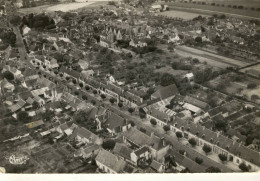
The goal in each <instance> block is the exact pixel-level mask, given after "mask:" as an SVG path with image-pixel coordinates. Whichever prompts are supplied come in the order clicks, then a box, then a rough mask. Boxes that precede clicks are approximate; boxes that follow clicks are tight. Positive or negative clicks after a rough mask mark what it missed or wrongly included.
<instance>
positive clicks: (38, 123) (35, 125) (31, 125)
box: [26, 120, 44, 129]
mask: <svg viewBox="0 0 260 181" xmlns="http://www.w3.org/2000/svg"><path fill="white" fill-rule="evenodd" d="M43 124H44V122H43V120H38V121H33V122H31V123H28V124H26V126H27V127H28V128H30V129H33V128H38V127H40V126H42V125H43Z"/></svg>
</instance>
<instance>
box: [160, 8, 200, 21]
mask: <svg viewBox="0 0 260 181" xmlns="http://www.w3.org/2000/svg"><path fill="white" fill-rule="evenodd" d="M159 15H163V16H167V17H171V18H182V19H185V20H191V19H193V18H195V17H198V16H199V15H201V16H205V15H203V14H202V13H201V14H200V13H189V12H183V11H175V10H174V11H164V12H161V13H159Z"/></svg>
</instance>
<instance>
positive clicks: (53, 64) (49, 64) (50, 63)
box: [44, 57, 59, 69]
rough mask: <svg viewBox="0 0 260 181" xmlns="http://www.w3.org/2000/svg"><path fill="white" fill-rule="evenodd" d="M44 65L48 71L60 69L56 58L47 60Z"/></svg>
mask: <svg viewBox="0 0 260 181" xmlns="http://www.w3.org/2000/svg"><path fill="white" fill-rule="evenodd" d="M44 63H45V65H46V67H47V68H48V69H55V68H58V67H59V64H58V62H57V60H56V59H55V58H50V57H48V58H45V59H44Z"/></svg>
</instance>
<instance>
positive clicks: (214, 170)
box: [205, 166, 221, 173]
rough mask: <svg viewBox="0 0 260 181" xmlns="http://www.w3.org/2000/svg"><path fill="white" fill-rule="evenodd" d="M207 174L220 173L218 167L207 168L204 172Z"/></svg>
mask: <svg viewBox="0 0 260 181" xmlns="http://www.w3.org/2000/svg"><path fill="white" fill-rule="evenodd" d="M205 171H206V172H207V173H220V172H221V170H220V169H219V168H218V167H213V166H212V167H208V168H207V169H206V170H205Z"/></svg>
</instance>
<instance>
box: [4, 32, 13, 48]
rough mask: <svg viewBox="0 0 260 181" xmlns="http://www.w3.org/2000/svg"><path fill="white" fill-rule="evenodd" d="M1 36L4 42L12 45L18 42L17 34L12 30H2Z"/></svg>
mask: <svg viewBox="0 0 260 181" xmlns="http://www.w3.org/2000/svg"><path fill="white" fill-rule="evenodd" d="M0 38H1V39H2V42H3V43H4V44H7V45H11V46H12V47H14V46H15V43H16V35H15V33H14V32H12V31H8V32H1V33H0Z"/></svg>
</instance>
